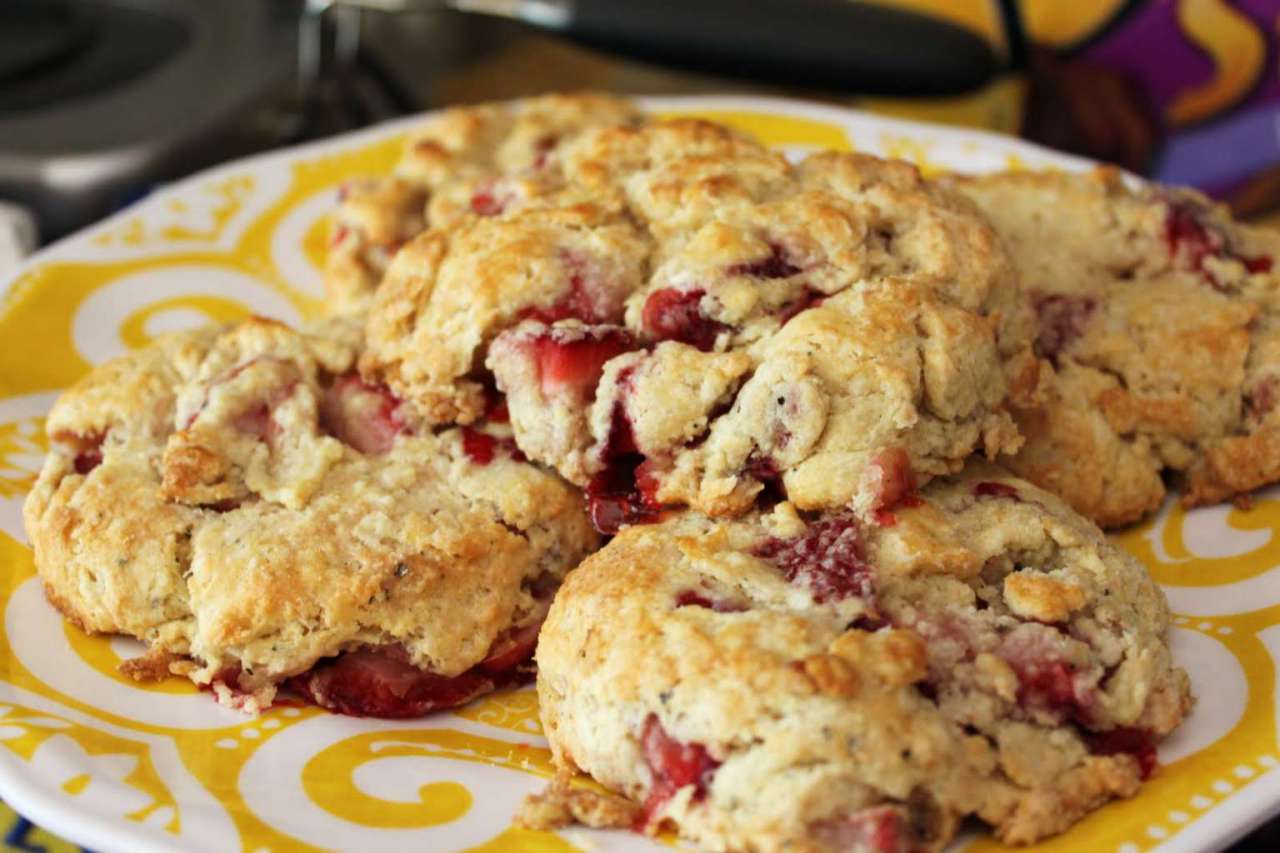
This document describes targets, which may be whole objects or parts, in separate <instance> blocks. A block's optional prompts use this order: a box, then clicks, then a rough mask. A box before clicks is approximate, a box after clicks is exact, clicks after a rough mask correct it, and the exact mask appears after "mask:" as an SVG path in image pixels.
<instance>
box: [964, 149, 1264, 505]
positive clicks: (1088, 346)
mask: <svg viewBox="0 0 1280 853" xmlns="http://www.w3.org/2000/svg"><path fill="white" fill-rule="evenodd" d="M951 184H952V186H954V187H955V188H956V189H958V190H960V191H962V192H963V193H965V194H966V195H968V196H969V197H970V198H971V199H973V200H974V201H975V202H976V203H977V204H978V205H979V206H980V207H981V208H982V209H983V210H984V211H985V212H986V214H987V216H988V217H989V218H990V219H991V221H992V223H994V225H995V227H996V230H997V231H999V232H1000V234H1001V236H1002V237H1003V238H1004V240H1005V244H1006V245H1007V247H1008V248H1009V250H1010V253H1011V254H1012V256H1013V258H1014V261H1015V263H1016V265H1017V267H1018V272H1019V275H1020V277H1021V281H1022V286H1023V287H1024V288H1025V289H1026V291H1027V293H1028V295H1029V296H1030V298H1031V299H1032V302H1033V304H1034V307H1035V309H1036V312H1037V315H1038V319H1039V329H1038V338H1037V349H1038V352H1039V355H1041V356H1042V357H1043V358H1045V359H1047V360H1049V361H1050V362H1052V364H1053V366H1054V371H1053V375H1052V376H1051V377H1050V379H1049V381H1048V382H1047V383H1046V387H1045V389H1044V391H1045V397H1046V398H1045V400H1044V401H1043V404H1042V405H1039V406H1034V407H1029V408H1024V409H1023V410H1022V411H1020V412H1019V414H1018V424H1019V427H1020V429H1021V431H1022V433H1023V435H1024V436H1025V437H1026V443H1025V444H1024V445H1023V447H1022V449H1021V451H1020V452H1019V453H1018V454H1016V455H1015V456H1013V457H1012V458H1011V459H1010V460H1009V465H1010V467H1011V468H1013V469H1014V470H1015V471H1016V472H1018V473H1019V474H1021V475H1022V476H1024V477H1027V478H1028V479H1030V480H1032V481H1034V482H1036V483H1038V484H1040V485H1041V486H1044V487H1045V488H1048V489H1050V490H1051V491H1054V492H1056V493H1058V494H1059V495H1062V496H1063V497H1065V498H1066V499H1067V501H1068V502H1069V503H1070V504H1071V505H1072V506H1074V507H1075V508H1076V509H1077V510H1079V511H1080V512H1082V513H1084V514H1085V515H1088V516H1089V517H1091V518H1093V519H1094V520H1095V521H1097V522H1098V523H1099V524H1102V525H1103V526H1119V525H1123V524H1127V523H1129V522H1132V521H1136V520H1138V519H1140V518H1142V517H1143V516H1145V515H1147V514H1148V513H1151V512H1153V511H1154V510H1155V509H1157V508H1158V507H1159V506H1160V504H1161V502H1162V500H1163V499H1164V496H1165V488H1166V486H1165V475H1166V474H1169V473H1173V474H1175V475H1176V479H1177V480H1178V481H1179V482H1180V483H1181V489H1182V499H1183V501H1184V503H1186V504H1188V505H1197V504H1204V503H1211V502H1214V501H1220V500H1226V499H1230V498H1233V497H1237V496H1247V494H1248V493H1249V492H1250V491H1251V490H1253V489H1256V488H1257V487H1259V486H1262V485H1265V484H1267V483H1271V482H1274V481H1276V480H1277V479H1280V410H1278V409H1277V406H1276V404H1277V402H1280V393H1277V392H1278V390H1280V270H1276V269H1274V265H1273V259H1274V258H1275V257H1276V256H1277V252H1280V236H1277V235H1276V234H1275V233H1274V232H1273V231H1271V230H1269V229H1260V228H1251V227H1248V226H1245V225H1241V224H1239V223H1236V222H1233V221H1232V220H1231V219H1230V217H1229V216H1228V215H1227V214H1226V212H1225V211H1224V210H1223V209H1221V208H1218V207H1214V206H1212V205H1211V204H1210V203H1209V201H1208V200H1207V199H1205V198H1203V197H1202V196H1200V195H1198V194H1196V193H1194V192H1191V191H1189V190H1181V189H1173V188H1168V187H1144V188H1141V189H1130V188H1128V187H1126V186H1125V185H1124V183H1123V181H1122V180H1121V179H1120V177H1119V175H1118V174H1117V173H1115V172H1113V171H1109V170H1098V171H1096V172H1094V173H1091V174H1085V175H1067V174H1058V173H1052V174H1049V173H1046V174H1034V173H1023V174H1000V175H990V176H983V177H973V178H963V179H959V180H955V181H953V182H951Z"/></svg>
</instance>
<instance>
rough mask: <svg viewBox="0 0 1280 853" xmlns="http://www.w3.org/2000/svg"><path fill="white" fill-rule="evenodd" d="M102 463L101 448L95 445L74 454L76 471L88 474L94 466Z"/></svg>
mask: <svg viewBox="0 0 1280 853" xmlns="http://www.w3.org/2000/svg"><path fill="white" fill-rule="evenodd" d="M101 464H102V449H101V448H98V447H95V448H93V449H92V450H82V451H80V452H79V453H77V454H76V461H75V466H76V473H77V474H88V473H89V472H90V471H92V470H93V469H94V468H97V467H98V466H99V465H101Z"/></svg>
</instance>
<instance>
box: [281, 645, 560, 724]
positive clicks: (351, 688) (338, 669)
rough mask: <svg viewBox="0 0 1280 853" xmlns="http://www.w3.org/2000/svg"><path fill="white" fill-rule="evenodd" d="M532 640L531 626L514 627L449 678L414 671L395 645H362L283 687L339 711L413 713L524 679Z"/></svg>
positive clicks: (391, 714) (395, 715) (463, 700)
mask: <svg viewBox="0 0 1280 853" xmlns="http://www.w3.org/2000/svg"><path fill="white" fill-rule="evenodd" d="M536 642H537V626H534V627H533V629H532V631H530V630H529V629H520V630H519V631H517V632H515V633H514V634H513V635H512V636H511V637H510V638H508V639H507V640H505V641H503V642H502V644H501V647H500V648H499V650H498V651H497V652H495V653H493V654H491V655H490V656H489V657H488V658H486V659H485V660H484V661H483V662H482V663H480V664H479V665H477V666H474V667H472V668H471V669H469V670H467V671H466V672H464V673H461V674H460V675H455V676H452V677H448V676H443V675H436V674H435V673H433V672H428V671H426V670H423V669H419V668H418V667H416V666H414V665H413V664H411V663H409V660H408V655H407V654H406V653H405V651H404V649H403V648H402V647H400V646H383V647H377V648H375V647H365V648H362V649H358V650H356V651H352V652H346V653H344V654H341V655H338V656H337V657H335V658H331V659H329V660H326V661H322V662H321V663H318V664H316V665H315V666H314V667H312V669H311V670H310V671H308V672H305V673H303V674H302V675H298V676H294V677H293V678H291V679H289V682H288V686H289V687H290V688H291V689H292V690H294V691H295V692H297V693H299V694H301V695H302V696H303V697H304V698H306V699H307V700H308V701H309V702H312V703H313V704H316V705H320V706H321V707H324V708H328V709H329V710H331V711H336V712H338V713H340V714H349V715H352V716H367V717H385V718H391V719H398V718H404V717H418V716H421V715H423V714H425V713H427V712H428V711H435V710H439V709H442V708H455V707H457V706H459V705H462V704H464V703H466V702H469V701H470V700H472V699H474V698H475V697H477V696H480V695H482V694H485V693H488V692H490V691H492V690H494V689H495V688H497V687H500V686H503V685H505V684H513V683H517V682H519V681H523V680H526V679H527V677H528V675H529V673H528V672H527V671H526V668H525V667H522V666H521V664H523V663H524V662H525V661H527V660H528V659H529V657H530V656H531V655H532V653H533V649H534V646H535V644H536ZM498 645H499V644H497V643H495V646H498Z"/></svg>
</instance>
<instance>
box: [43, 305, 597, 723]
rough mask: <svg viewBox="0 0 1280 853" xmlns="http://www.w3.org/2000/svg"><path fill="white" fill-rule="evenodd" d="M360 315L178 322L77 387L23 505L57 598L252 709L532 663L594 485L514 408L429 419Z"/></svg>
mask: <svg viewBox="0 0 1280 853" xmlns="http://www.w3.org/2000/svg"><path fill="white" fill-rule="evenodd" d="M359 341H360V334H359V329H358V327H355V326H352V325H351V324H349V323H341V322H339V323H331V324H329V325H327V326H326V327H324V328H318V329H313V330H311V331H309V332H296V331H293V330H291V329H288V328H286V327H284V326H282V325H280V324H278V323H274V322H272V321H267V320H258V319H255V320H250V321H248V322H246V323H244V324H242V325H239V326H235V327H229V328H210V329H204V330H199V331H194V332H184V333H180V334H175V335H172V336H168V337H165V338H162V339H161V340H159V341H158V342H156V343H154V344H153V345H151V346H149V347H147V348H145V349H142V350H139V351H137V352H134V353H131V354H129V355H126V356H123V357H121V358H119V359H116V360H114V361H112V362H109V363H107V364H105V365H103V366H101V367H99V368H97V369H96V370H94V371H93V372H92V373H90V374H89V375H88V376H87V377H85V378H84V379H83V380H82V381H81V382H80V383H78V384H77V385H76V386H75V387H73V388H72V389H70V390H69V391H67V392H66V393H65V394H64V395H63V396H62V397H61V398H60V399H59V400H58V402H57V404H56V405H55V406H54V408H53V411H52V412H51V413H50V415H49V419H48V433H49V437H50V441H51V445H52V452H51V454H50V456H49V457H48V459H47V461H46V463H45V466H44V469H43V471H42V472H41V474H40V477H39V480H38V482H37V483H36V485H35V488H34V489H33V491H32V492H31V494H30V496H29V498H28V499H27V502H26V505H25V507H24V514H25V521H26V527H27V532H28V534H29V536H30V538H31V541H32V543H33V545H34V548H35V558H36V566H37V569H38V570H39V573H40V577H41V578H42V580H43V581H44V584H45V588H46V591H47V594H48V598H49V600H50V601H51V602H53V603H54V604H55V605H56V606H57V607H58V608H59V609H60V610H61V611H62V612H63V613H64V614H65V615H66V616H67V618H69V619H70V620H72V621H73V622H75V623H76V624H78V625H79V626H80V627H82V628H83V629H85V630H86V631H90V632H95V633H97V632H101V633H115V634H128V635H131V636H134V637H137V638H138V639H140V640H142V641H144V642H145V643H146V644H147V645H148V646H149V653H148V654H147V656H146V657H145V658H143V659H140V660H135V661H130V662H129V663H128V664H127V667H128V669H129V671H131V672H132V673H134V674H136V675H139V676H150V675H164V674H167V673H169V672H174V673H180V674H183V675H186V676H188V677H190V678H191V679H192V680H193V681H194V682H196V683H197V684H200V685H205V686H209V687H210V688H211V689H213V690H214V691H216V692H217V694H218V695H219V697H220V698H221V699H223V700H225V701H228V702H230V703H231V704H234V705H237V706H240V707H244V708H246V709H249V710H254V709H258V708H261V707H265V706H267V705H269V704H270V703H271V701H272V698H273V696H274V694H275V693H276V690H277V688H278V687H279V686H281V685H282V684H288V685H289V686H290V687H292V688H293V689H294V690H295V691H296V692H299V693H301V694H302V695H304V696H306V697H307V698H309V699H311V700H312V701H314V702H315V703H317V704H319V705H323V706H325V707H327V708H331V709H333V710H336V711H340V712H344V713H352V714H368V715H374V716H389V717H397V716H411V715H416V714H421V713H423V712H425V711H428V710H431V709H433V708H440V707H449V706H452V705H457V704H460V703H461V702H465V701H467V700H468V699H470V698H472V697H474V696H476V695H479V694H481V693H484V692H487V691H489V690H491V689H493V688H494V687H495V686H498V685H501V684H504V683H507V682H510V681H513V680H518V679H522V678H526V677H527V676H528V675H529V674H530V671H531V670H530V667H529V665H528V662H529V658H530V656H531V655H532V652H533V647H534V643H535V641H536V637H537V631H538V626H539V625H540V623H541V621H542V619H543V616H544V615H545V612H546V609H547V607H548V606H549V603H550V600H551V596H552V594H553V593H554V591H555V589H556V587H557V586H558V584H559V582H560V580H561V578H562V577H563V576H564V574H565V573H566V572H567V571H568V570H569V569H571V568H573V566H575V565H576V564H577V563H578V562H579V561H580V560H581V559H582V558H583V557H584V556H585V555H586V554H587V553H589V552H590V551H591V550H592V549H593V548H594V547H595V546H596V544H597V540H596V537H595V534H594V533H593V531H592V530H591V528H590V525H589V523H588V522H587V519H586V516H585V513H584V511H583V509H582V504H581V498H580V496H579V495H578V493H577V491H576V490H575V489H573V488H571V487H570V486H568V485H567V484H565V483H564V482H563V481H561V480H560V479H559V478H558V477H556V476H555V475H553V474H549V473H546V472H543V471H541V470H539V469H537V468H536V467H534V466H532V465H530V464H528V463H527V462H525V461H523V457H522V456H520V454H519V452H518V451H517V450H516V449H515V447H514V444H513V443H512V442H511V440H510V438H509V436H508V435H504V434H502V432H501V431H500V429H499V428H498V427H495V426H492V425H490V426H485V427H483V430H482V429H481V428H471V427H468V428H463V429H449V430H445V431H443V432H439V433H436V434H433V432H432V431H431V430H430V429H428V428H426V426H425V425H424V423H423V421H422V419H421V417H420V416H419V415H418V414H417V412H416V411H415V409H414V407H413V406H412V404H410V403H406V402H404V401H401V400H399V399H397V398H396V397H395V396H394V395H392V394H391V393H390V392H389V391H388V390H387V389H386V388H383V387H379V386H375V385H371V384H368V383H366V382H365V381H364V380H362V379H360V378H359V377H358V375H356V374H355V373H354V372H353V368H354V363H355V360H356V357H357V354H358V349H359Z"/></svg>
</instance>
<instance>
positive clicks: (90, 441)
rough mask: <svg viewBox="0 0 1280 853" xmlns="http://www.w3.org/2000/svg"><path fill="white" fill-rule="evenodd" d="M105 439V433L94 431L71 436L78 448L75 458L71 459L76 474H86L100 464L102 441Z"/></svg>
mask: <svg viewBox="0 0 1280 853" xmlns="http://www.w3.org/2000/svg"><path fill="white" fill-rule="evenodd" d="M106 439H107V434H106V433H105V432H94V433H90V434H88V435H76V436H72V437H71V440H72V442H74V444H75V446H76V448H77V450H78V452H77V453H76V456H75V459H74V460H73V461H72V465H74V466H75V469H76V473H77V474H82V475H83V474H88V473H89V472H90V471H92V470H93V469H94V468H97V467H98V466H99V465H101V464H102V443H103V442H104V441H106Z"/></svg>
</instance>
